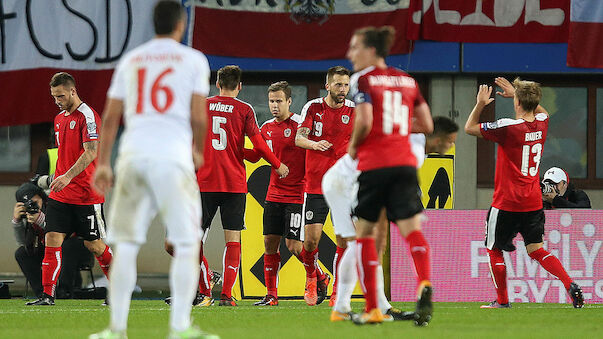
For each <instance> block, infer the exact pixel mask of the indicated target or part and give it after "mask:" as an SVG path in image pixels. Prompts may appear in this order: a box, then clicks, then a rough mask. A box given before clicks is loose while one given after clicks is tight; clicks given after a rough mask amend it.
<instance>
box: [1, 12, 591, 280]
mask: <svg viewBox="0 0 603 339" xmlns="http://www.w3.org/2000/svg"><path fill="white" fill-rule="evenodd" d="M184 2H185V3H186V4H187V5H190V4H191V3H192V4H193V5H195V6H194V8H192V7H189V13H194V15H191V17H190V18H191V20H190V26H189V28H190V30H189V34H188V36H187V42H188V43H190V44H192V45H193V46H194V47H198V48H200V49H201V50H203V51H205V52H206V53H207V54H208V59H209V61H210V65H211V68H212V70H213V71H215V70H217V69H218V68H220V67H222V66H224V65H227V64H238V65H240V66H241V67H242V68H243V70H244V71H245V74H244V89H243V91H242V92H241V95H240V97H241V98H242V99H243V100H246V101H249V102H250V103H252V104H253V105H254V107H255V108H256V112H257V113H258V120H259V122H260V123H261V122H262V121H263V120H266V119H267V118H268V110H267V104H266V98H265V97H266V94H265V91H266V87H267V85H268V84H269V83H271V82H273V81H278V80H287V81H289V82H290V83H292V84H293V85H294V92H293V107H292V110H293V111H294V112H299V111H300V110H301V107H302V106H303V104H304V103H305V102H306V101H307V100H309V99H312V98H314V97H317V96H319V95H323V94H324V90H321V88H323V87H324V86H323V85H324V73H325V70H326V69H327V68H328V67H330V66H333V65H344V66H347V67H349V66H350V65H349V63H348V62H347V61H345V60H344V55H345V48H346V44H347V41H348V39H349V36H350V34H351V32H352V31H353V29H354V28H356V27H358V26H361V24H360V23H362V22H370V23H371V24H373V25H379V24H385V23H388V24H393V25H395V26H396V28H397V29H398V39H399V40H398V41H397V43H396V45H395V46H394V55H392V56H391V57H390V58H389V59H388V63H390V64H391V65H394V66H397V67H400V68H402V69H404V70H407V71H408V72H409V73H411V74H412V75H413V76H415V77H416V78H417V80H418V81H419V83H420V85H421V89H422V92H423V94H424V96H425V97H426V99H427V101H428V102H429V104H430V106H431V109H432V114H433V115H434V116H437V115H444V116H450V117H452V118H454V119H455V120H456V121H457V123H459V125H461V126H462V125H463V123H464V121H466V118H467V116H468V114H469V112H470V111H471V109H472V107H473V104H474V100H475V92H476V88H477V85H478V84H480V83H484V82H486V83H492V79H493V77H494V76H499V75H502V76H508V77H513V76H516V75H520V76H522V77H524V78H527V79H533V80H537V81H540V82H541V83H542V84H543V85H544V87H545V88H544V100H543V105H544V106H545V107H547V109H549V111H550V113H551V126H550V130H549V138H548V141H547V144H546V147H545V152H544V155H543V159H542V162H541V168H542V169H546V168H548V167H551V166H553V165H557V166H561V167H563V168H566V169H567V170H568V172H569V173H570V178H571V180H572V182H574V183H575V184H577V185H578V187H580V188H583V189H585V190H586V192H587V193H588V194H589V196H590V198H591V201H592V204H593V208H594V209H603V190H602V189H603V152H601V150H600V149H599V150H598V151H597V148H596V145H597V144H599V145H601V144H603V81H601V74H600V72H601V70H600V69H591V68H573V67H568V66H567V64H568V62H571V63H572V65H589V64H590V65H591V66H597V67H601V56H599V59H596V58H595V59H594V61H593V59H589V58H587V57H588V56H589V55H592V54H595V55H596V54H597V53H596V52H597V48H598V45H597V44H595V43H592V42H591V43H589V42H588V41H583V40H580V39H581V38H580V37H581V36H585V34H582V35H579V34H577V33H572V30H570V27H573V28H574V32H576V31H578V30H579V29H582V28H581V27H578V26H579V25H578V23H579V22H580V20H579V19H580V18H577V19H576V20H574V19H575V18H573V17H570V14H569V7H570V1H569V0H555V1H539V0H536V1H528V2H529V3H532V4H534V3H537V4H538V10H537V11H534V8H533V7H530V8H528V7H529V6H527V5H525V2H524V1H519V2H518V3H521V5H520V6H517V7H516V8H514V9H515V11H514V12H515V14H512V15H507V16H505V15H501V14H500V8H499V7H497V6H500V4H501V3H502V1H501V0H497V1H486V2H485V3H484V4H483V7H482V8H481V10H482V12H483V13H484V14H485V16H486V17H485V18H484V16H483V15H482V16H480V15H473V14H472V13H474V12H475V11H476V7H475V3H473V1H468V2H465V3H464V4H459V3H458V2H456V1H440V3H439V6H440V8H434V6H437V5H434V4H431V1H424V3H426V4H430V5H429V7H428V8H426V9H425V12H424V13H423V22H422V24H421V25H417V24H415V22H416V20H414V21H412V23H411V22H410V21H409V20H410V19H409V16H412V15H414V13H415V10H416V9H417V7H415V6H416V3H415V1H408V0H407V1H404V0H402V1H365V0H358V1H349V2H343V1H341V2H340V1H337V2H335V5H334V6H335V7H333V8H332V10H333V12H332V13H330V16H328V15H327V16H324V15H323V14H327V13H329V10H330V8H328V6H327V7H324V8H317V11H318V12H313V13H308V12H304V11H303V10H301V9H303V6H302V7H300V6H297V7H295V6H293V7H291V8H290V9H289V11H288V12H287V11H286V10H285V8H284V7H282V6H281V5H278V6H272V5H271V4H272V3H273V2H272V1H215V2H214V1H192V2H190V3H189V1H184ZM581 2H585V3H590V5H592V4H596V1H590V2H589V1H572V3H581ZM86 3H87V2H86ZM149 3H150V2H149V1H144V0H128V1H126V0H123V1H121V0H119V1H118V0H113V1H107V2H101V1H97V2H96V3H95V4H94V5H92V6H89V3H87V4H88V5H87V4H85V2H84V1H79V2H78V1H73V2H72V4H71V5H70V6H69V7H66V6H65V5H64V4H62V2H61V1H58V0H52V1H41V0H38V1H35V0H32V1H26V2H25V1H20V0H5V1H2V2H1V4H2V6H1V7H0V9H1V12H2V13H1V14H2V19H1V20H2V22H3V26H2V43H3V44H2V51H1V52H2V65H1V66H0V71H1V73H0V84H1V85H0V86H2V91H0V92H1V93H3V94H2V96H3V100H1V102H0V126H1V127H0V184H1V186H0V206H1V207H2V208H0V220H4V221H5V222H4V224H5V225H3V226H0V256H1V257H2V258H3V259H2V260H0V277H1V278H6V277H10V278H15V277H16V278H19V277H20V276H19V272H20V271H19V268H18V266H17V264H16V262H15V261H14V260H13V253H14V250H15V249H16V244H15V241H14V237H13V234H12V229H11V227H10V222H9V220H10V217H11V213H12V206H13V205H14V191H15V190H16V187H17V186H18V185H19V184H20V183H21V182H23V181H24V180H26V179H27V178H29V177H30V176H31V173H32V170H33V169H34V168H35V167H36V162H37V160H36V159H37V156H38V155H39V154H40V153H41V152H42V151H43V150H44V149H45V148H46V147H47V145H48V143H49V134H50V133H49V129H50V127H51V124H50V121H51V120H52V118H53V116H54V115H55V114H56V113H57V110H56V108H55V106H54V105H53V103H52V100H51V97H50V96H49V95H48V88H47V84H48V79H49V78H50V76H51V75H52V74H53V73H54V72H56V71H57V70H69V71H71V72H73V73H74V75H75V77H76V80H77V81H78V90H79V93H80V96H81V97H82V98H83V100H84V101H86V102H88V103H90V104H91V105H92V106H93V107H94V108H96V109H97V111H99V112H101V111H102V106H103V103H104V98H105V96H104V95H105V91H106V88H107V87H108V85H109V83H108V81H109V79H110V75H111V72H112V71H111V68H112V67H113V66H114V61H111V60H110V59H112V57H114V56H116V55H118V54H119V53H120V51H121V50H122V48H123V49H125V50H129V49H130V48H132V47H134V46H135V45H136V44H138V43H140V42H142V41H144V40H146V39H148V38H150V37H151V36H152V33H151V32H150V31H149V27H151V26H150V20H149V19H148V18H145V17H144V16H143V15H132V13H136V14H138V13H149V12H150V10H149ZM233 3H234V4H233ZM289 3H293V2H291V1H289ZM296 3H300V4H301V3H308V1H298V2H296ZM107 4H110V6H109V7H108V6H107ZM220 4H222V5H220ZM419 7H420V6H419ZM296 10H299V11H298V12H295V11H296ZM591 12H593V13H596V11H591ZM46 13H50V14H52V15H45V14H46ZM76 13H79V14H82V16H85V17H86V18H89V20H90V22H88V21H86V20H84V19H82V16H78V15H77V14H76ZM106 13H111V15H110V16H109V17H110V20H108V19H107V15H106ZM128 14H129V15H128ZM53 17H60V18H63V19H65V20H68V21H67V22H70V23H71V27H72V28H73V29H67V28H64V27H63V26H67V27H70V25H61V27H63V28H60V29H57V30H56V32H58V33H59V34H55V33H56V32H55V30H54V29H50V28H56V27H54V26H55V25H56V24H55V23H54V22H56V21H54V20H50V19H49V18H53ZM560 18H561V20H559V19H560ZM488 20H489V21H488ZM588 20H591V22H592V20H594V21H596V20H599V21H597V22H603V18H598V19H597V18H595V19H592V18H588ZM573 21H576V22H573ZM440 22H446V23H445V24H441V23H440ZM223 23H228V25H227V27H228V28H224V27H225V26H224V25H223ZM491 23H493V25H492V24H491ZM541 23H545V25H542V24H541ZM342 25H344V26H342ZM92 26H94V27H95V29H92V28H91V27H92ZM107 27H110V29H107ZM251 27H253V29H251ZM341 27H344V29H341ZM107 32H110V34H107ZM207 32H210V33H207ZM107 36H110V38H109V39H107ZM586 36H588V34H586ZM317 37H320V39H319V38H317ZM404 37H413V38H418V40H416V41H413V42H412V43H411V42H409V41H407V40H406V39H405V38H404ZM126 41H127V42H128V43H126ZM594 41H597V40H596V39H595V40H594ZM599 41H600V39H599ZM136 42H138V43H136ZM67 43H68V44H69V45H67ZM57 46H58V47H57ZM91 46H92V47H91ZM107 46H109V48H108V49H107ZM576 46H578V47H576ZM86 51H88V53H86ZM86 54H87V55H86ZM57 55H59V56H60V57H61V58H60V59H57ZM599 55H603V54H601V53H599ZM214 76H215V74H214ZM214 81H215V78H214V77H212V80H211V82H212V83H213V82H214ZM212 94H215V88H214V89H213V92H212ZM511 111H512V107H511V104H510V102H509V100H502V99H497V101H496V103H495V105H492V107H491V108H490V109H489V110H488V112H486V118H488V119H494V118H495V117H496V118H498V117H502V116H509V114H510V112H511ZM494 153H495V152H494V148H493V147H492V145H491V144H488V143H485V142H484V143H482V142H479V141H477V140H475V138H472V137H469V136H467V135H465V134H464V133H459V137H458V140H457V144H456V156H455V163H454V171H455V173H456V175H455V176H454V187H453V195H454V209H455V210H476V209H477V210H484V209H487V208H488V207H489V204H490V201H491V195H492V186H493V182H492V180H493V179H492V178H493V166H494V156H495V154H494ZM478 159H479V162H478ZM108 203H110V196H109V197H108ZM459 213H461V212H459ZM597 216H598V214H597ZM217 220H218V218H216V222H214V227H213V229H212V232H211V234H210V236H209V239H210V240H209V242H208V246H207V248H208V250H207V253H208V260H209V261H210V265H211V266H212V268H214V269H216V270H221V255H222V248H223V245H224V242H223V236H222V232H221V229H220V227H216V226H219V225H218V224H217ZM257 222H258V223H259V220H258V221H257ZM591 223H592V224H593V225H594V227H595V234H596V236H598V238H599V239H600V238H601V235H600V233H601V232H602V231H603V226H602V224H603V221H602V220H601V218H599V217H597V218H596V219H593V221H592V222H591ZM473 224H475V225H481V221H479V222H475V223H473ZM473 224H472V225H473ZM159 226H160V225H159V224H158V223H157V222H155V225H154V227H153V228H152V229H151V231H150V232H149V243H148V244H147V245H145V247H144V248H143V249H142V251H141V255H140V257H139V273H140V275H141V278H142V279H141V284H144V281H145V277H146V278H153V279H148V281H149V285H148V286H149V288H162V286H163V287H165V286H167V282H166V281H164V280H165V277H166V273H167V270H168V263H169V257H168V256H167V255H166V254H165V253H164V251H163V249H162V248H163V246H162V242H163V230H162V228H161V227H159ZM475 227H478V226H475ZM479 227H481V226H479ZM579 231H580V232H581V231H582V230H581V229H580V230H579ZM476 232H477V234H480V233H481V229H479V230H476ZM576 232H578V231H576ZM257 236H258V237H259V236H260V235H259V234H258V235H257ZM589 248H590V247H589ZM459 250H460V251H463V250H467V249H459ZM465 253H466V252H465ZM598 263H599V266H600V265H601V260H598ZM97 273H98V272H97ZM598 274H599V275H601V268H600V267H599V271H598ZM150 281H153V283H151V282H150ZM155 284H156V285H155ZM162 284H163V285H162ZM22 285H23V283H22V280H18V281H17V284H15V286H14V287H17V288H18V287H20V286H22ZM145 287H146V286H143V288H145Z"/></svg>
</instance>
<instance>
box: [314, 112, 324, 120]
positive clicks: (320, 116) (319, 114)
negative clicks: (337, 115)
mask: <svg viewBox="0 0 603 339" xmlns="http://www.w3.org/2000/svg"><path fill="white" fill-rule="evenodd" d="M316 115H318V117H319V118H321V119H322V116H323V115H325V112H322V114H321V113H318V112H316Z"/></svg>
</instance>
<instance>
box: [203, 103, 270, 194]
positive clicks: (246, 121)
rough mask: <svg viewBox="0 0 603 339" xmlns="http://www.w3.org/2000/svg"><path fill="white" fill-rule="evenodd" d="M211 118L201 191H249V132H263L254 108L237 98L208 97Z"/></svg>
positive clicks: (204, 154) (204, 153)
mask: <svg viewBox="0 0 603 339" xmlns="http://www.w3.org/2000/svg"><path fill="white" fill-rule="evenodd" d="M207 118H208V121H207V129H208V130H207V136H206V139H205V150H204V152H203V157H204V158H205V163H204V165H203V167H201V168H200V169H199V171H198V172H197V182H198V183H199V188H200V190H201V192H229V193H247V175H246V172H245V164H244V163H243V159H244V158H243V149H244V148H245V135H247V136H249V137H251V136H254V135H256V134H258V133H260V129H259V127H258V123H257V121H256V119H255V111H254V110H253V107H251V105H250V104H248V103H246V102H245V101H242V100H239V99H237V98H232V97H226V96H213V97H211V98H208V99H207Z"/></svg>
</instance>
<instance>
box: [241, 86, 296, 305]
mask: <svg viewBox="0 0 603 339" xmlns="http://www.w3.org/2000/svg"><path fill="white" fill-rule="evenodd" d="M268 106H269V108H270V113H272V115H273V116H274V118H273V119H270V120H268V121H266V122H265V123H264V124H263V125H262V127H261V133H262V137H263V138H264V139H265V140H266V142H267V143H268V145H269V146H270V148H271V149H272V150H273V151H274V154H275V155H276V156H277V157H278V158H279V159H281V160H282V161H285V162H286V163H288V164H289V175H288V176H287V177H286V178H284V179H281V178H279V176H278V173H276V171H274V169H273V170H272V173H271V174H270V185H269V186H268V194H267V195H266V203H265V205H264V247H265V253H264V280H265V282H266V290H267V293H266V296H265V297H264V299H262V300H261V301H258V302H257V303H255V304H254V305H256V306H277V305H278V293H277V287H278V286H277V284H278V271H279V269H280V264H281V255H280V253H279V251H278V249H279V245H280V242H281V238H282V237H283V236H285V244H286V245H287V248H288V249H289V251H290V252H291V253H292V254H293V255H294V256H296V257H298V258H299V254H300V252H301V249H302V243H301V241H300V240H299V239H300V235H301V234H300V233H301V226H302V215H301V213H302V203H303V200H304V171H305V162H306V151H305V150H304V149H302V148H299V147H297V146H295V133H293V132H294V131H296V130H297V127H298V125H299V123H300V122H301V119H300V117H299V115H296V114H293V113H291V111H289V107H290V106H291V88H290V87H289V83H287V82H286V81H279V82H276V83H273V84H272V85H270V87H268ZM245 158H246V159H247V160H249V161H252V162H256V161H258V160H259V155H257V153H255V152H248V151H247V150H246V156H245Z"/></svg>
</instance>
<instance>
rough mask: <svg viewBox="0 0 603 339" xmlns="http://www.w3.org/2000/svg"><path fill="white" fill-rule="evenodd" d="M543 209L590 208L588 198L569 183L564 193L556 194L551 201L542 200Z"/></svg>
mask: <svg viewBox="0 0 603 339" xmlns="http://www.w3.org/2000/svg"><path fill="white" fill-rule="evenodd" d="M543 204H544V208H545V209H553V208H591V207H590V199H589V198H588V195H586V193H585V192H584V191H583V190H579V189H577V188H575V187H574V185H573V184H569V186H568V187H567V191H565V194H564V195H557V196H556V197H555V198H554V199H553V202H552V203H550V202H548V201H543Z"/></svg>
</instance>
